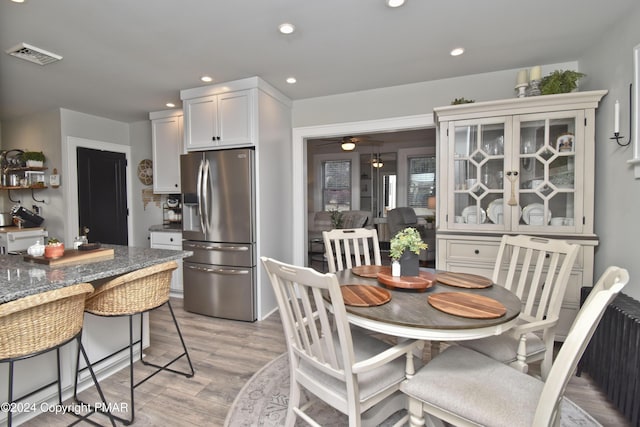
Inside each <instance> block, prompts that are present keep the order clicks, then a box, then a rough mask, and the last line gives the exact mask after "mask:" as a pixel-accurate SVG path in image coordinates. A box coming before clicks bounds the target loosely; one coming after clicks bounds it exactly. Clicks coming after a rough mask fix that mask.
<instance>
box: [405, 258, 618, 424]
mask: <svg viewBox="0 0 640 427" xmlns="http://www.w3.org/2000/svg"><path fill="white" fill-rule="evenodd" d="M628 281H629V274H628V272H627V270H625V269H622V268H619V267H609V268H608V269H607V270H606V271H605V273H604V274H603V275H602V277H601V278H600V280H599V281H598V283H597V284H596V285H595V286H594V288H593V290H592V292H591V294H590V295H589V297H588V299H587V301H586V302H585V304H584V305H583V306H582V308H581V309H580V311H579V313H578V316H577V317H576V319H575V321H574V323H573V325H572V327H571V330H570V331H569V334H568V336H567V339H566V340H565V342H564V344H563V345H562V348H561V349H560V351H559V353H558V355H557V357H556V360H555V362H554V363H553V365H552V367H551V370H550V372H549V375H548V376H547V379H546V381H544V382H543V381H542V380H540V379H538V378H535V377H533V376H531V375H527V374H525V373H523V372H520V371H517V370H515V369H512V368H511V367H509V366H507V365H505V364H503V363H500V362H498V361H496V360H494V359H491V358H489V357H487V356H485V355H483V354H481V353H478V352H476V351H474V350H471V349H469V348H465V347H461V346H450V347H448V348H447V349H446V350H445V351H443V352H442V353H441V354H439V355H438V356H436V357H435V358H434V359H433V360H431V361H430V362H428V363H427V364H426V365H425V366H424V367H423V368H422V369H420V370H419V371H418V372H417V373H416V375H415V376H413V377H412V378H410V379H409V380H407V381H406V382H405V383H403V385H402V386H401V387H400V389H401V390H402V391H403V392H404V393H405V394H406V395H407V396H408V397H409V418H410V425H411V426H414V427H416V426H424V425H425V419H424V414H425V413H426V414H427V415H429V416H433V417H435V418H439V419H440V420H442V421H444V422H446V423H449V424H453V425H456V426H479V425H482V426H509V427H518V426H522V427H525V426H526V427H532V426H533V427H547V426H559V425H560V404H561V402H562V398H563V394H564V391H565V388H566V386H567V383H568V382H569V379H570V377H571V375H573V372H574V371H575V369H576V366H577V364H578V361H579V360H580V357H581V356H582V354H583V353H584V350H585V348H586V346H587V344H588V343H589V340H590V339H591V337H592V335H593V333H594V331H595V329H596V327H597V326H598V323H599V322H600V319H601V317H602V314H603V313H604V310H605V309H606V308H607V305H609V302H611V300H612V299H613V298H614V297H615V296H616V295H617V294H618V293H619V292H620V291H621V290H622V288H623V287H624V286H625V285H626V284H627V282H628Z"/></svg>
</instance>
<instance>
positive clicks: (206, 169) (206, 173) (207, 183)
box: [202, 159, 211, 234]
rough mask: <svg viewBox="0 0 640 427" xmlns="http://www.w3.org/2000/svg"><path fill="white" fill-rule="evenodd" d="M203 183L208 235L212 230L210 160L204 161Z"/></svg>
mask: <svg viewBox="0 0 640 427" xmlns="http://www.w3.org/2000/svg"><path fill="white" fill-rule="evenodd" d="M202 175H203V177H202V181H203V183H204V187H203V188H202V199H203V200H204V209H203V210H204V223H205V224H206V226H207V229H206V234H209V231H210V230H211V218H209V191H208V189H209V187H210V186H211V164H210V163H209V160H208V159H205V160H204V166H203V174H202Z"/></svg>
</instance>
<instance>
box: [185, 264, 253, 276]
mask: <svg viewBox="0 0 640 427" xmlns="http://www.w3.org/2000/svg"><path fill="white" fill-rule="evenodd" d="M186 267H187V268H190V269H192V270H198V271H204V272H207V273H216V274H227V275H246V274H249V272H250V271H249V270H236V269H234V268H209V267H198V266H195V265H187V266H186Z"/></svg>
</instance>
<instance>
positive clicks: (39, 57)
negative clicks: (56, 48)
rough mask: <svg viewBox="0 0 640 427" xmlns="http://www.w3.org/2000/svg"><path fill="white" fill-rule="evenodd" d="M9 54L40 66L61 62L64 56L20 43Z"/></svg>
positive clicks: (8, 51)
mask: <svg viewBox="0 0 640 427" xmlns="http://www.w3.org/2000/svg"><path fill="white" fill-rule="evenodd" d="M7 53H8V54H9V55H11V56H15V57H16V58H22V59H26V60H27V61H31V62H35V63H36V64H40V65H47V64H51V63H52V62H56V61H60V60H61V59H62V56H60V55H56V54H55V53H51V52H47V51H46V50H44V49H40V48H39V47H35V46H31V45H29V44H26V43H20V44H19V45H16V46H14V47H12V48H11V49H9V50H7Z"/></svg>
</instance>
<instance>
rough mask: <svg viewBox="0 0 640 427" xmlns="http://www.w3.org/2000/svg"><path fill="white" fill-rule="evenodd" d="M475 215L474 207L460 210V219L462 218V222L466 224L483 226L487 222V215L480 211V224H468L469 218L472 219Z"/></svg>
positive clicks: (474, 222)
mask: <svg viewBox="0 0 640 427" xmlns="http://www.w3.org/2000/svg"><path fill="white" fill-rule="evenodd" d="M475 215H477V211H476V207H475V206H467V207H466V208H464V209H463V210H462V218H464V222H465V223H467V224H476V223H477V224H483V223H485V222H486V221H487V213H486V212H485V210H484V209H482V208H481V209H480V222H476V221H473V222H471V223H470V222H469V220H470V218H469V217H473V216H475Z"/></svg>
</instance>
